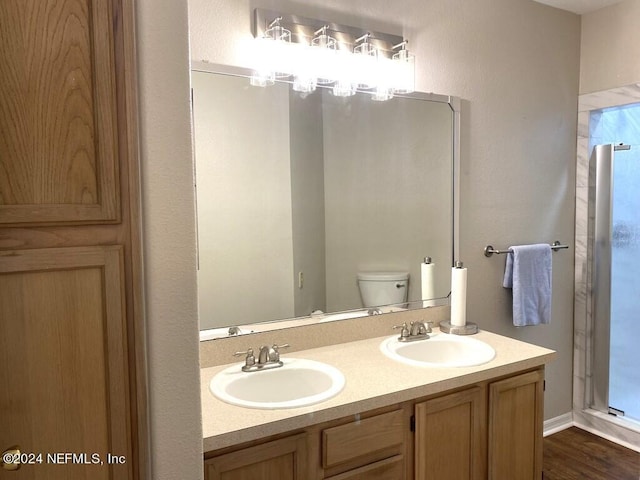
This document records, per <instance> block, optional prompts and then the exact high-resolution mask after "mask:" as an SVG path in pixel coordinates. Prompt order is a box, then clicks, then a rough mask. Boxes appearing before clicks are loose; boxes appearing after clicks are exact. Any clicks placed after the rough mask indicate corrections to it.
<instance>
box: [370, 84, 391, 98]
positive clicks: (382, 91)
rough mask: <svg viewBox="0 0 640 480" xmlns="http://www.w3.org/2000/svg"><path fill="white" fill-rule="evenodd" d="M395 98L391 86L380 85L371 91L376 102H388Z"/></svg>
mask: <svg viewBox="0 0 640 480" xmlns="http://www.w3.org/2000/svg"><path fill="white" fill-rule="evenodd" d="M392 98H393V89H392V88H390V87H384V86H379V87H376V88H375V89H374V90H373V91H372V92H371V100H374V101H376V102H386V101H387V100H391V99H392Z"/></svg>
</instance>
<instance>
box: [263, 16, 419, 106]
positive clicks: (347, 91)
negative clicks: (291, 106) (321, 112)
mask: <svg viewBox="0 0 640 480" xmlns="http://www.w3.org/2000/svg"><path fill="white" fill-rule="evenodd" d="M254 20H255V21H254V23H253V26H254V37H255V39H256V40H255V49H254V54H255V57H254V62H253V63H254V64H253V65H252V67H253V75H252V77H251V84H252V85H255V86H261V87H265V86H268V85H273V84H274V83H275V80H276V79H280V80H284V81H287V82H289V83H291V84H292V88H293V90H295V91H297V92H301V93H310V92H313V91H314V90H316V88H317V87H318V86H321V87H325V88H329V89H330V92H331V93H332V94H333V95H335V96H338V97H347V96H351V95H354V94H355V93H356V92H364V93H369V94H370V95H371V98H372V100H377V101H384V100H389V99H391V98H393V96H394V94H402V93H410V92H413V91H414V88H415V57H414V56H413V55H412V54H410V53H409V51H408V49H407V44H408V42H407V40H405V39H404V38H402V37H400V36H398V35H391V34H386V33H378V32H370V31H362V30H361V29H358V28H355V27H349V26H344V25H338V24H335V23H328V22H324V21H320V20H315V19H309V18H303V17H299V16H294V15H281V14H279V13H276V12H272V11H268V10H263V9H256V10H255V19H254ZM398 49H399V50H398Z"/></svg>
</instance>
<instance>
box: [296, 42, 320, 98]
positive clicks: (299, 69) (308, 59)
mask: <svg viewBox="0 0 640 480" xmlns="http://www.w3.org/2000/svg"><path fill="white" fill-rule="evenodd" d="M291 47H292V48H291V51H292V52H293V60H292V65H293V87H292V88H293V89H294V90H295V91H296V92H301V93H311V92H313V91H315V89H316V87H317V85H318V81H317V79H316V74H317V72H316V71H315V66H314V64H313V55H311V54H310V52H309V51H310V49H311V47H309V46H308V45H302V44H292V45H291Z"/></svg>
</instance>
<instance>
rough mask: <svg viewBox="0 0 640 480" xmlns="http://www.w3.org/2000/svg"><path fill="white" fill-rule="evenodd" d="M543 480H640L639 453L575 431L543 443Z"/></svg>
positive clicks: (574, 428)
mask: <svg viewBox="0 0 640 480" xmlns="http://www.w3.org/2000/svg"><path fill="white" fill-rule="evenodd" d="M543 451H544V460H543V478H544V480H640V453H637V452H634V451H633V450H629V449H628V448H625V447H622V446H620V445H618V444H615V443H613V442H610V441H608V440H605V439H603V438H600V437H598V436H596V435H593V434H591V433H589V432H586V431H584V430H581V429H579V428H576V427H571V428H568V429H567V430H563V431H561V432H558V433H555V434H553V435H550V436H548V437H546V438H545V439H544V450H543Z"/></svg>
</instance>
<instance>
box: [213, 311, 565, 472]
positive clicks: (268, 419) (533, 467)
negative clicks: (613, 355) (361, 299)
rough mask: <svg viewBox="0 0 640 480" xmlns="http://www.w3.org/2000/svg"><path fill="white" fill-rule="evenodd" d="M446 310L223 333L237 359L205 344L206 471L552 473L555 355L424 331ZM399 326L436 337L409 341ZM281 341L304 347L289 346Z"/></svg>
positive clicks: (500, 340)
mask: <svg viewBox="0 0 640 480" xmlns="http://www.w3.org/2000/svg"><path fill="white" fill-rule="evenodd" d="M447 314H448V308H447V307H436V308H429V309H425V310H416V311H408V312H404V313H400V314H398V313H396V314H388V315H378V316H376V318H375V321H374V320H373V319H372V318H367V317H365V318H358V319H353V320H350V321H346V322H337V323H335V324H334V325H332V326H331V331H332V332H333V333H332V334H331V335H329V334H326V335H323V332H328V330H327V329H328V328H329V327H328V325H326V324H324V325H323V324H318V325H310V326H307V327H302V328H299V329H295V328H294V329H288V330H280V331H277V332H272V334H271V337H269V335H266V336H262V337H261V336H260V334H257V335H248V336H241V337H236V338H230V339H225V340H215V341H213V342H214V343H215V342H217V343H216V346H215V350H216V351H217V352H220V351H221V350H227V349H228V350H229V351H228V352H225V355H226V356H227V358H231V355H233V354H234V353H236V352H237V353H241V354H242V356H243V358H244V360H243V361H242V362H235V363H233V364H231V365H229V364H225V365H220V363H222V362H221V361H220V360H222V361H224V358H225V357H223V356H221V355H218V356H217V357H216V356H215V355H213V356H211V352H212V351H213V348H214V347H213V346H212V344H210V345H204V343H211V342H204V343H203V347H201V356H202V362H203V368H202V370H201V383H202V391H201V396H202V414H203V433H204V440H203V447H204V452H205V454H204V470H205V479H206V480H213V479H222V478H225V479H229V480H232V479H238V480H240V479H251V478H256V479H257V478H260V479H271V478H273V479H276V478H277V479H279V480H280V479H282V480H285V479H332V480H346V479H351V480H353V479H369V478H370V479H382V480H385V479H389V480H399V479H413V478H415V479H429V478H433V479H463V478H464V479H484V478H492V479H505V478H509V479H516V480H517V479H539V478H540V477H541V468H542V466H541V461H542V422H543V415H542V412H543V382H544V364H545V363H547V362H548V361H550V360H551V359H552V358H553V356H554V352H553V351H551V350H548V349H546V348H542V347H538V346H534V345H530V344H527V343H523V342H520V341H517V340H513V339H510V338H506V337H503V336H500V335H495V334H492V333H489V332H486V331H480V332H479V333H477V334H476V335H472V336H455V335H448V334H446V333H442V332H440V331H439V329H438V328H437V327H434V328H433V330H432V331H431V332H429V333H428V334H426V331H425V330H424V329H423V328H416V326H420V327H421V326H422V325H425V326H426V325H427V320H429V321H433V323H434V324H435V325H437V322H438V320H441V319H442V318H443V316H445V317H446V315H447ZM425 316H426V317H427V318H424V317H425ZM423 321H424V324H423V323H422V322H423ZM411 322H414V324H413V328H412V326H411ZM396 323H399V324H400V325H402V324H403V323H406V324H407V329H406V330H407V333H409V331H410V330H411V332H410V333H412V334H414V333H415V334H417V333H418V332H419V331H420V332H421V333H424V335H422V337H421V338H418V339H416V340H414V341H400V339H401V338H402V335H399V332H396V333H395V335H393V336H392V335H391V334H392V333H394V331H393V330H392V327H393V326H395V324H396ZM426 328H427V329H428V330H431V329H430V327H426ZM340 329H343V330H344V331H343V333H342V334H340V333H339V332H338V333H337V334H336V333H335V331H336V330H340ZM428 330H427V331H428ZM362 332H367V333H368V335H366V334H365V335H363V333H362ZM385 332H387V333H385ZM274 335H275V336H274ZM335 335H338V337H342V340H343V341H342V342H340V341H335V340H333V339H332V338H331V337H332V336H335ZM363 336H365V337H366V336H369V337H371V338H362V337H363ZM405 336H406V335H405ZM411 336H413V335H411ZM416 336H417V335H416ZM276 337H277V338H278V339H279V340H282V337H285V338H284V339H285V340H286V341H288V342H290V343H291V345H292V347H291V348H289V349H287V350H284V351H281V349H282V347H283V345H280V346H278V345H277V343H278V341H277V340H275V341H273V339H275V338H276ZM323 337H324V338H326V340H325V341H324V343H325V344H324V345H323V344H322V343H323V341H321V340H319V339H321V338H323ZM327 337H328V338H327ZM358 337H360V338H358ZM404 340H413V338H409V339H407V338H405V339H404ZM272 341H273V345H274V347H275V348H274V347H268V346H267V347H264V348H262V349H259V348H258V347H259V345H258V344H257V343H258V342H260V344H264V345H270V344H271V343H272ZM250 344H254V346H253V347H251V345H250ZM296 344H298V345H302V349H298V350H296V351H294V350H295V345H296ZM240 345H244V346H243V347H240V348H238V346H240ZM254 347H255V350H254V351H255V354H254V351H250V352H248V349H249V348H254ZM308 347H310V348H308ZM207 349H208V350H209V353H207ZM214 357H215V358H214ZM280 363H281V365H280ZM243 367H244V370H245V371H243Z"/></svg>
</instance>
